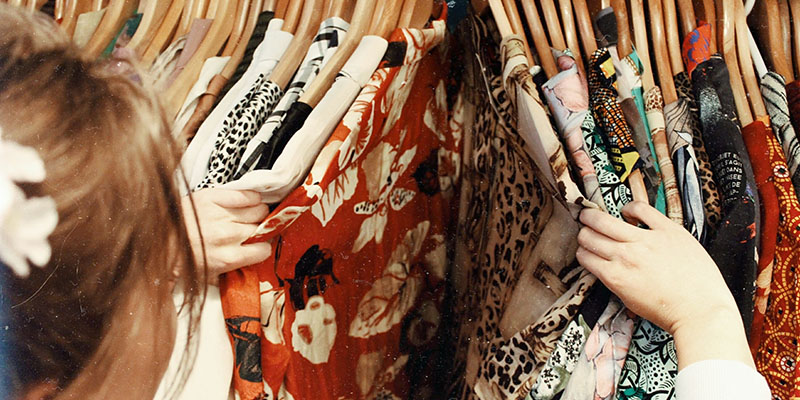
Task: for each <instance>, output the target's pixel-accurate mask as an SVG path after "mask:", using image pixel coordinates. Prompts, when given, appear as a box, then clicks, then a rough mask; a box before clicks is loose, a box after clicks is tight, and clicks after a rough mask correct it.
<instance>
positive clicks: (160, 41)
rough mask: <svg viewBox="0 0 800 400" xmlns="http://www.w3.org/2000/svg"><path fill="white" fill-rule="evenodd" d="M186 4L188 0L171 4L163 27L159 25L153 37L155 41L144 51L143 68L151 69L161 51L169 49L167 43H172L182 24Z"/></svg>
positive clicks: (173, 0) (177, 0)
mask: <svg viewBox="0 0 800 400" xmlns="http://www.w3.org/2000/svg"><path fill="white" fill-rule="evenodd" d="M156 1H158V0H156ZM186 4H187V0H172V1H171V2H170V5H169V8H168V9H167V14H166V15H164V19H163V20H162V21H161V25H159V27H158V29H157V30H156V33H155V34H154V35H153V39H151V40H150V43H149V44H147V49H146V50H144V52H143V54H142V57H141V61H142V65H143V66H145V67H150V66H151V65H152V64H153V62H154V61H155V59H156V57H158V55H159V54H160V53H161V50H163V49H164V48H165V47H167V43H169V42H170V39H171V38H172V37H173V33H174V32H175V31H176V28H177V26H178V23H179V22H180V18H181V15H182V14H183V9H184V6H185V5H186Z"/></svg>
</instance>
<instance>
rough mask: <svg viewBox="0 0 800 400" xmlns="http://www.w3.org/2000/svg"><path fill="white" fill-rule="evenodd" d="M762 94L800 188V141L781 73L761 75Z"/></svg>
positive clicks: (793, 180) (796, 184)
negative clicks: (793, 122) (791, 115)
mask: <svg viewBox="0 0 800 400" xmlns="http://www.w3.org/2000/svg"><path fill="white" fill-rule="evenodd" d="M761 95H762V96H763V98H764V106H765V107H766V108H767V113H768V114H769V119H770V123H771V125H772V130H773V131H774V132H775V134H776V135H777V138H778V142H779V143H780V144H781V146H782V147H783V154H784V155H786V161H787V162H788V164H789V171H790V172H791V173H792V184H793V185H794V188H795V190H797V189H799V188H800V142H798V141H797V134H796V133H795V128H794V126H792V120H791V117H790V116H789V100H788V98H787V95H786V80H785V79H784V78H783V76H781V75H780V74H777V73H775V72H772V71H769V72H767V73H766V74H765V75H764V76H762V77H761Z"/></svg>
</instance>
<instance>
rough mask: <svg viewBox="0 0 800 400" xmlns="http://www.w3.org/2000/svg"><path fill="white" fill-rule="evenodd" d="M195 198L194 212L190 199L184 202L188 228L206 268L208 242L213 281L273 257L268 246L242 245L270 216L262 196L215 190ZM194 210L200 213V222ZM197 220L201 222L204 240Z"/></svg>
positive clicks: (198, 261)
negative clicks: (227, 273)
mask: <svg viewBox="0 0 800 400" xmlns="http://www.w3.org/2000/svg"><path fill="white" fill-rule="evenodd" d="M191 196H192V200H194V209H193V208H192V204H191V201H190V199H189V197H188V196H187V197H184V198H183V200H182V201H183V213H184V219H185V220H186V229H187V231H188V234H189V240H190V242H191V245H192V251H193V252H194V257H195V260H196V261H197V263H198V265H203V261H204V258H203V250H204V249H203V243H205V260H206V261H207V262H208V276H209V278H210V280H211V281H212V282H216V279H217V277H218V276H219V275H220V274H223V273H225V272H230V271H233V270H235V269H238V268H241V267H245V266H248V265H252V264H256V263H259V262H261V261H264V260H265V259H266V258H267V257H269V254H270V251H271V249H270V245H269V244H268V243H253V244H247V245H243V244H242V242H244V241H245V240H247V239H248V238H250V235H252V234H253V232H255V230H256V228H257V227H258V224H260V223H261V222H263V221H264V218H266V217H267V215H268V214H269V208H268V207H267V205H266V204H263V203H262V202H261V196H260V195H259V194H258V193H256V192H252V191H237V190H226V189H216V188H215V189H203V190H199V191H197V192H194V193H193V194H192V195H191ZM193 210H196V211H197V219H195V214H194V211H193ZM196 221H200V231H201V232H202V241H201V239H200V233H199V232H198V229H197V223H196Z"/></svg>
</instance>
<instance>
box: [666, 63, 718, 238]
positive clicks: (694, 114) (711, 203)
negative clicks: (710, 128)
mask: <svg viewBox="0 0 800 400" xmlns="http://www.w3.org/2000/svg"><path fill="white" fill-rule="evenodd" d="M675 89H676V90H677V92H678V97H680V98H683V99H686V101H687V102H688V104H689V110H690V115H691V118H692V122H693V123H692V124H691V126H692V138H693V142H692V146H693V147H694V152H695V155H697V164H698V166H699V168H700V182H701V183H702V185H703V187H702V189H703V205H704V207H705V215H706V221H707V222H708V224H707V226H706V228H707V230H706V232H707V233H706V237H712V236H713V232H714V231H715V230H716V227H717V226H718V225H719V222H720V219H721V217H720V204H721V198H720V196H719V191H718V190H717V183H716V181H714V175H713V174H712V172H711V163H710V162H709V158H708V153H707V152H706V145H705V142H704V141H703V134H702V131H701V130H700V109H699V108H698V106H697V102H695V98H694V93H693V92H692V81H691V80H690V79H689V74H687V73H686V71H683V72H680V73H678V74H676V75H675Z"/></svg>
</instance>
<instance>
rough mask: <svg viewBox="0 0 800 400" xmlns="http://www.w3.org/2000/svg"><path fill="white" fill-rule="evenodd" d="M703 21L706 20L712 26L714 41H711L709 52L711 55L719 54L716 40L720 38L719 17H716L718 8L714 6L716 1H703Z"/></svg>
mask: <svg viewBox="0 0 800 400" xmlns="http://www.w3.org/2000/svg"><path fill="white" fill-rule="evenodd" d="M703 12H704V14H703V20H705V21H706V22H707V23H708V25H709V26H711V37H712V38H713V39H712V40H710V41H709V46H708V48H709V50H710V51H711V54H714V53H716V52H717V42H716V38H717V37H718V36H719V34H718V33H717V21H718V19H717V15H716V7H715V6H714V0H703Z"/></svg>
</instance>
